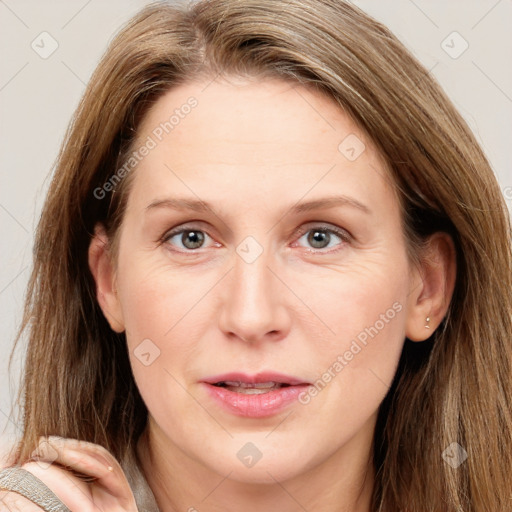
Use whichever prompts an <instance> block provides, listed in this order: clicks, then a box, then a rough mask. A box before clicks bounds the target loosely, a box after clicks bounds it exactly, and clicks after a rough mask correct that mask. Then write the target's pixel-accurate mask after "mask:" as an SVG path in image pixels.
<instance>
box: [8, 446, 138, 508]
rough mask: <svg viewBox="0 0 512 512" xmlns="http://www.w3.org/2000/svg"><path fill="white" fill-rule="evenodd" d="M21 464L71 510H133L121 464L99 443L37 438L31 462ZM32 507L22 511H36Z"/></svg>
mask: <svg viewBox="0 0 512 512" xmlns="http://www.w3.org/2000/svg"><path fill="white" fill-rule="evenodd" d="M21 467H22V468H23V469H25V470H27V471H29V472H30V473H32V474H33V475H34V476H36V477H37V478H39V479H40V480H41V481H42V482H44V483H45V484H46V485H47V486H48V487H49V488H50V489H51V490H52V491H53V492H54V493H55V495H56V496H57V497H58V498H59V499H60V500H61V501H62V502H63V503H64V504H65V505H66V506H67V507H68V508H69V509H70V510H71V511H72V512H79V511H80V512H99V511H103V512H137V506H136V504H135V498H134V497H133V493H132V491H131V489H130V486H129V484H128V482H127V480H126V477H125V475H124V472H123V470H122V468H121V466H120V465H119V463H118V462H117V460H116V459H115V458H114V457H113V456H112V455H111V454H110V452H108V451H107V450H106V449H105V448H103V447H102V446H100V445H97V444H93V443H88V442H85V441H78V440H76V439H65V438H61V437H56V436H50V437H48V438H41V439H40V440H39V445H38V447H37V449H36V450H35V451H34V453H33V456H32V459H31V461H29V462H26V463H25V464H23V466H21ZM5 502H6V503H7V500H5ZM20 503H21V502H20ZM32 507H35V508H30V509H29V508H26V510H27V511H28V510H40V509H39V507H37V506H35V505H34V504H32ZM21 510H25V508H23V509H21Z"/></svg>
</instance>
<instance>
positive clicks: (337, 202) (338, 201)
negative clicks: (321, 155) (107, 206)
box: [145, 195, 372, 214]
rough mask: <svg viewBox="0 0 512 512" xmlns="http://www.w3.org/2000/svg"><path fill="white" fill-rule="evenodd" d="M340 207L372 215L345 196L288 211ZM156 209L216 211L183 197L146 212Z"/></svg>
mask: <svg viewBox="0 0 512 512" xmlns="http://www.w3.org/2000/svg"><path fill="white" fill-rule="evenodd" d="M339 206H350V207H353V208H356V209H358V210H361V211H362V212H364V213H366V214H371V213H372V212H371V210H370V209H369V208H368V206H366V205H364V204H363V203H361V202H360V201H358V200H357V199H354V198H352V197H348V196H343V195H342V196H329V197H321V198H319V199H314V200H311V201H303V202H299V203H296V204H295V205H293V206H291V207H290V208H289V209H288V210H289V211H290V212H291V213H296V214H297V213H304V212H309V211H311V210H321V209H328V208H335V207H339ZM156 208H169V209H173V210H192V211H195V212H208V211H214V208H213V206H212V205H211V204H210V203H208V202H207V201H200V200H196V199H188V198H183V197H173V198H165V199H157V200H156V201H153V202H152V203H151V204H149V205H148V206H146V208H145V210H146V212H148V211H151V210H154V209H156Z"/></svg>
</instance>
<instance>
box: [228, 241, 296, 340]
mask: <svg viewBox="0 0 512 512" xmlns="http://www.w3.org/2000/svg"><path fill="white" fill-rule="evenodd" d="M274 260H275V258H272V255H269V254H268V252H266V251H265V250H264V251H263V253H262V254H260V255H259V256H258V257H257V258H256V260H255V261H252V262H250V261H247V260H246V259H244V258H243V257H241V256H240V255H239V254H238V253H235V254H234V268H233V269H232V270H231V272H229V274H228V276H226V280H225V284H224V288H223V301H222V305H221V311H220V315H219V328H220V329H221V331H222V332H223V333H224V334H225V335H226V336H228V337H230V338H232V339H239V340H243V341H246V342H251V343H255V342H258V341H263V340H273V341H278V340H280V339H283V338H284V337H286V336H287V334H288V332H289V329H290V323H291V318H290V314H289V311H290V308H289V307H288V304H287V300H290V297H289V292H288V294H287V293H286V287H285V286H284V285H283V283H282V282H281V280H280V279H279V278H278V277H277V275H276V273H278V272H277V271H276V270H275V269H274V268H275V267H276V265H275V264H274Z"/></svg>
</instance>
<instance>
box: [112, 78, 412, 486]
mask: <svg viewBox="0 0 512 512" xmlns="http://www.w3.org/2000/svg"><path fill="white" fill-rule="evenodd" d="M166 123H167V124H166ZM143 146H145V147H146V148H147V149H146V150H144V149H142V148H143ZM135 147H136V149H137V150H138V153H137V155H138V156H137V155H135V156H134V158H136V159H137V161H138V164H137V168H136V170H133V171H131V172H134V173H135V175H134V176H133V178H134V181H133V183H132V189H131V191H130V195H129V199H128V204H127V210H126V214H125V217H124V220H123V223H122V226H121V231H120V238H119V250H118V255H117V267H116V269H115V272H116V274H115V284H116V288H117V293H116V294H112V295H111V296H109V298H108V299H106V300H105V301H104V302H103V304H102V307H103V309H104V311H106V315H107V317H109V319H110V321H111V325H116V326H117V329H118V330H123V329H125V330H126V335H127V342H128V348H129V355H130V360H131V364H132V367H133V373H134V376H135V379H136V382H137V385H138V387H139V389H140V392H141V395H142V397H143V399H144V401H145V403H146V405H147V407H148V410H149V413H150V431H151V435H152V436H153V438H154V440H155V442H157V443H158V445H159V446H160V447H161V448H162V450H167V453H166V456H167V457H169V458H171V459H172V458H173V457H176V459H178V458H180V460H185V459H186V460H192V461H193V463H194V464H196V465H198V467H202V468H207V469H208V470H211V471H214V472H216V473H218V474H221V475H224V476H225V475H227V474H228V473H230V478H232V479H235V480H240V481H253V482H272V483H274V482H275V480H278V481H282V480H284V479H287V478H290V477H292V476H294V475H297V474H300V473H304V472H306V471H307V470H312V469H313V468H315V467H317V466H318V465H319V464H321V463H327V462H328V461H329V460H331V461H336V460H338V461H339V460H350V459H351V458H352V460H353V458H354V457H357V456H361V454H363V455H364V457H369V454H370V443H371V440H372V437H373V429H374V426H375V420H376V415H377V410H378V407H379V404H380V403H381V401H382V400H383V398H384V396H385V395H386V393H387V391H388V387H389V385H390V383H391V381H392V379H393V376H394V374H395V370H396V367H397V363H398V360H399V356H400V353H401V350H402V345H403V343H404V338H405V336H406V335H408V332H407V331H408V329H409V327H410V322H411V318H410V317H411V315H412V311H413V310H414V308H415V307H416V305H415V302H416V301H417V298H418V293H417V292H416V289H417V288H418V283H419V282H420V281H419V280H418V274H417V272H416V271H415V270H414V268H413V267H412V266H411V265H410V264H409V261H408V257H407V253H406V245H405V240H404V236H403V232H402V227H401V217H400V210H399V204H398V200H397V197H396V195H395V192H394V190H393V188H392V186H391V181H390V180H389V179H388V176H389V174H388V171H387V169H386V166H385V164H384V162H383V160H382V159H381V158H380V157H379V154H378V152H377V151H376V149H375V148H374V146H373V145H372V143H371V141H370V140H368V138H367V137H366V136H365V135H364V134H363V133H362V132H361V130H360V129H358V127H357V126H356V125H355V124H354V123H353V122H352V121H351V120H350V118H349V117H347V115H345V114H344V112H343V111H342V110H341V109H340V108H339V107H337V106H336V104H334V103H333V102H332V100H330V99H328V98H326V97H324V96H321V95H320V94H319V93H316V92H314V91H311V90H308V89H305V88H303V87H301V86H297V85H294V84H291V83H287V82H282V81H278V80H275V81H273V80H266V81H256V80H254V81H252V82H249V81H247V82H242V81H231V82H226V81H224V82H216V81H214V82H211V83H208V82H204V83H189V84H186V85H181V86H179V87H177V88H175V89H173V90H171V91H170V92H168V93H167V94H166V95H165V96H163V97H162V98H160V99H159V100H158V102H156V103H155V105H154V106H153V108H152V109H151V111H150V112H149V114H148V115H147V116H146V117H145V119H144V122H143V123H142V125H141V127H140V129H139V132H138V143H137V144H136V145H135ZM178 201H179V202H178ZM192 206H193V207H192ZM181 230H182V231H181ZM234 372H236V373H237V374H241V375H228V374H233V373H234ZM264 373H270V374H279V376H276V375H265V374H264ZM258 377H261V378H260V379H259V380H260V381H261V380H263V381H265V382H267V381H275V380H281V381H284V382H285V383H286V382H288V383H289V384H293V383H295V384H296V385H295V386H290V387H288V388H287V387H286V386H282V387H280V388H279V389H276V390H273V391H269V390H268V389H255V388H254V386H253V387H252V388H251V389H250V390H249V391H247V390H246V389H245V388H243V387H242V388H241V387H238V388H237V387H232V388H227V387H221V386H214V385H213V383H214V382H218V381H239V380H244V379H245V380H246V381H247V382H249V383H250V381H251V380H252V381H253V384H254V380H256V381H258ZM292 378H293V379H295V380H294V381H292ZM206 381H209V382H210V384H207V383H206ZM357 454H359V455H357ZM342 457H344V459H342ZM338 467H339V466H338ZM270 475H271V476H270ZM274 479H275V480H274Z"/></svg>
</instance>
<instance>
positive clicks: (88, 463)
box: [33, 436, 133, 499]
mask: <svg viewBox="0 0 512 512" xmlns="http://www.w3.org/2000/svg"><path fill="white" fill-rule="evenodd" d="M33 456H34V457H37V456H39V457H38V460H45V461H49V462H52V463H53V462H56V463H58V464H61V465H63V466H65V467H66V469H67V468H70V469H72V470H73V471H78V472H79V473H82V474H85V475H87V476H88V477H90V478H92V479H94V482H95V485H101V486H103V487H104V488H105V490H107V491H108V493H109V494H111V495H112V496H114V497H117V498H122V499H128V498H131V497H132V496H133V495H132V491H131V489H130V486H129V484H128V482H127V480H126V476H125V474H124V472H123V470H122V468H121V466H120V465H119V463H118V462H117V460H116V459H115V458H114V457H113V456H112V455H111V454H110V453H109V452H108V451H107V450H105V449H104V448H103V447H101V446H99V445H96V444H94V443H88V442H86V441H78V440H76V439H64V438H59V437H55V436H50V437H49V438H47V440H46V439H45V438H41V440H40V443H39V446H38V449H37V450H36V451H35V453H34V454H33Z"/></svg>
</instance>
